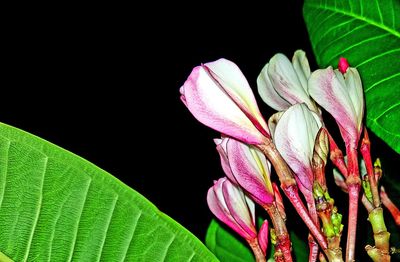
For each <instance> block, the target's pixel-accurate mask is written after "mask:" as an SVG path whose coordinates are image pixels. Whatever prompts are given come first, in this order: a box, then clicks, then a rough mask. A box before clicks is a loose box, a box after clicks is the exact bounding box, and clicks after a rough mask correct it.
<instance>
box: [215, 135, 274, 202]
mask: <svg viewBox="0 0 400 262" xmlns="http://www.w3.org/2000/svg"><path fill="white" fill-rule="evenodd" d="M224 140H226V148H225V150H226V151H225V154H226V156H227V158H228V164H229V167H230V171H231V175H232V176H233V177H234V179H231V178H230V179H231V180H232V181H233V183H237V184H238V185H239V186H241V187H242V188H243V189H244V190H245V191H246V192H247V193H248V195H249V196H250V197H251V198H252V199H253V200H254V201H255V202H257V203H258V204H260V205H262V206H265V205H269V204H271V203H272V202H273V201H274V191H273V188H272V184H271V180H270V174H271V163H270V162H269V161H268V160H267V159H266V157H265V156H264V154H263V153H262V152H261V151H260V150H259V149H257V148H256V147H254V146H251V145H247V144H245V143H242V142H239V141H237V140H235V139H233V138H223V142H222V143H221V144H223V143H224ZM220 155H221V153H220ZM222 157H223V156H222V155H221V159H222ZM221 161H222V160H221ZM227 176H228V177H230V174H229V175H228V174H227Z"/></svg>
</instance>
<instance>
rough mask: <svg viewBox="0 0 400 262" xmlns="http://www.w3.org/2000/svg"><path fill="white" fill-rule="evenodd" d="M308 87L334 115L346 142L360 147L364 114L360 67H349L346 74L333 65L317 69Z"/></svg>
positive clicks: (347, 144) (319, 101)
mask: <svg viewBox="0 0 400 262" xmlns="http://www.w3.org/2000/svg"><path fill="white" fill-rule="evenodd" d="M308 90H309V92H310V95H311V96H312V98H314V100H315V101H316V102H317V103H318V104H319V105H320V106H322V107H323V108H324V109H325V110H326V111H328V112H329V113H330V114H331V115H332V116H333V117H334V118H335V120H336V122H337V123H338V125H339V129H340V133H341V135H342V137H343V140H344V142H345V143H346V146H347V147H349V146H350V147H352V148H357V145H358V141H359V139H360V135H361V132H362V119H363V115H364V96H363V90H362V85H361V79H360V75H359V74H358V71H357V69H355V68H352V67H349V68H348V69H347V71H346V73H344V74H342V73H340V72H339V71H338V70H333V69H332V67H328V68H327V69H319V70H316V71H314V72H313V73H312V74H311V77H310V79H309V81H308Z"/></svg>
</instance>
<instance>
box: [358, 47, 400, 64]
mask: <svg viewBox="0 0 400 262" xmlns="http://www.w3.org/2000/svg"><path fill="white" fill-rule="evenodd" d="M398 51H400V48H397V49H392V50H388V51H386V52H384V53H381V54H379V55H375V56H373V57H370V58H368V59H367V60H364V61H363V62H362V63H360V64H358V65H356V66H354V67H360V66H362V65H364V64H366V63H369V62H371V61H372V60H375V59H377V58H380V57H382V56H386V55H389V54H391V53H395V52H398Z"/></svg>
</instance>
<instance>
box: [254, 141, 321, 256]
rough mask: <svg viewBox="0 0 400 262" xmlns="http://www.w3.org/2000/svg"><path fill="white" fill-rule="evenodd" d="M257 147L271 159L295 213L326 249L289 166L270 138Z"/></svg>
mask: <svg viewBox="0 0 400 262" xmlns="http://www.w3.org/2000/svg"><path fill="white" fill-rule="evenodd" d="M259 149H260V150H261V151H262V152H263V153H264V154H265V155H266V157H267V158H268V159H269V161H271V163H272V165H273V166H274V168H275V171H276V173H277V174H278V177H279V180H280V182H281V188H282V190H283V192H284V193H285V195H286V196H287V197H288V198H289V200H290V203H292V205H293V207H294V208H295V209H296V211H297V213H298V214H299V216H300V217H301V219H302V220H303V221H304V223H305V224H306V226H307V227H308V229H309V230H310V232H311V234H312V235H313V236H314V237H315V239H316V240H317V242H318V244H319V245H320V246H321V248H322V249H323V250H324V252H326V249H327V247H328V245H327V243H326V239H325V237H324V236H323V235H322V233H321V231H320V230H319V228H317V226H316V225H315V224H314V222H313V221H312V219H311V217H310V215H309V213H308V211H307V209H306V207H305V206H304V203H303V202H302V201H301V198H300V196H299V193H298V187H297V185H296V181H295V179H294V178H293V174H292V171H291V170H290V168H289V166H288V165H287V163H286V162H285V160H284V159H283V158H282V156H281V155H280V153H279V152H278V150H277V149H276V147H275V145H274V144H273V143H272V141H271V140H268V141H267V142H266V143H265V144H263V145H260V146H259Z"/></svg>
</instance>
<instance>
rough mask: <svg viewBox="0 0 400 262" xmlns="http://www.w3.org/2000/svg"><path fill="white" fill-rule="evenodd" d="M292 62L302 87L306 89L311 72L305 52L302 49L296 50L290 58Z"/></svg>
mask: <svg viewBox="0 0 400 262" xmlns="http://www.w3.org/2000/svg"><path fill="white" fill-rule="evenodd" d="M292 63H293V67H294V70H295V71H296V73H297V77H298V78H299V80H300V82H301V85H302V87H303V89H304V90H306V91H307V82H308V78H309V77H310V75H311V72H310V65H309V64H308V60H307V57H306V53H305V52H304V51H303V50H296V52H294V55H293V58H292Z"/></svg>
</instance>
